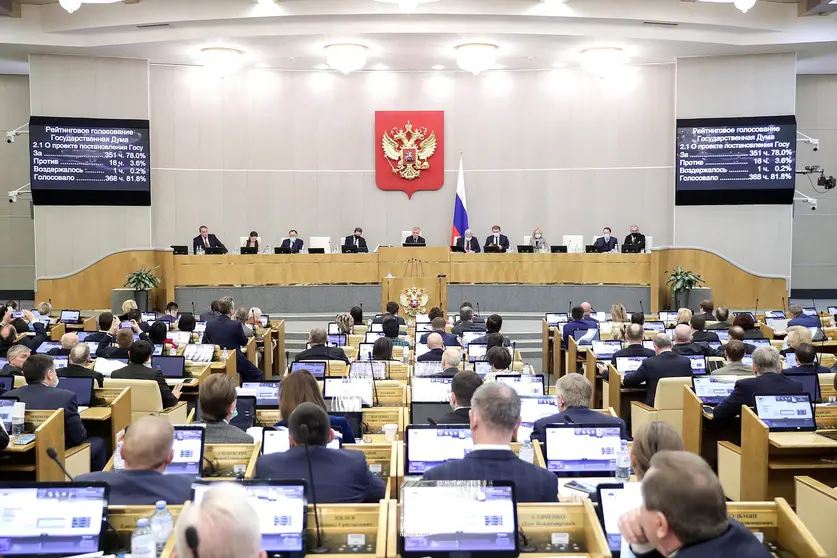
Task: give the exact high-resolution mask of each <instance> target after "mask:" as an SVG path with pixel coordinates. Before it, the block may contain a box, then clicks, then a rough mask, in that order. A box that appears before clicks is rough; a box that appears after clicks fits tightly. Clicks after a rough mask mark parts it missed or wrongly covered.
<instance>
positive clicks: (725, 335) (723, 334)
mask: <svg viewBox="0 0 837 558" xmlns="http://www.w3.org/2000/svg"><path fill="white" fill-rule="evenodd" d="M712 333H714V334H715V335H717V336H718V340H719V341H729V330H728V329H713V330H712Z"/></svg>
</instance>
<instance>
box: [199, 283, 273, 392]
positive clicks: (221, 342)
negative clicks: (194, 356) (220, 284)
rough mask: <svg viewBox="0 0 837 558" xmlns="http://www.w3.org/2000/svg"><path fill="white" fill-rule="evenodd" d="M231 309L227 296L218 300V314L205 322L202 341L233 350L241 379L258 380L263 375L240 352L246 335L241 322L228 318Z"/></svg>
mask: <svg viewBox="0 0 837 558" xmlns="http://www.w3.org/2000/svg"><path fill="white" fill-rule="evenodd" d="M232 311H233V304H232V301H230V300H229V299H227V298H222V299H221V300H219V301H218V312H220V315H219V316H218V318H217V319H215V320H212V321H211V322H207V323H206V330H204V332H203V342H204V343H208V344H210V345H218V346H219V347H221V348H222V349H227V350H228V351H235V364H236V369H237V370H238V375H239V376H241V381H243V382H259V381H261V380H262V379H263V378H264V375H263V374H262V372H261V370H259V369H258V368H256V366H255V365H254V364H253V363H252V362H250V361H249V360H247V357H245V356H244V353H242V352H241V347H242V346H244V345H246V344H247V337H246V336H245V335H244V328H243V326H242V323H241V322H238V321H234V320H232V319H230V316H231V315H232Z"/></svg>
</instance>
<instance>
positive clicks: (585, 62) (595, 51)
mask: <svg viewBox="0 0 837 558" xmlns="http://www.w3.org/2000/svg"><path fill="white" fill-rule="evenodd" d="M626 61H627V59H626V56H625V51H624V50H622V49H621V48H619V47H594V48H588V49H585V50H582V51H581V67H582V68H584V69H585V70H587V71H588V72H590V73H591V74H593V75H596V76H599V77H604V76H606V75H608V74H610V73H612V72H614V71H615V70H618V69H619V68H621V67H622V66H624V65H625V62H626Z"/></svg>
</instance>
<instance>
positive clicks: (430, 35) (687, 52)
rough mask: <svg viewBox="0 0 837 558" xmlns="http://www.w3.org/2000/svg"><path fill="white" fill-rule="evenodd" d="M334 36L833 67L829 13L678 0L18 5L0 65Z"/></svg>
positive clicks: (170, 55) (277, 56)
mask: <svg viewBox="0 0 837 558" xmlns="http://www.w3.org/2000/svg"><path fill="white" fill-rule="evenodd" d="M34 1H37V2H38V3H41V1H42V0H34ZM27 3H30V2H28V1H27ZM648 22H651V24H649V23H648ZM659 23H666V24H670V25H659ZM160 25H162V26H160ZM148 26H152V27H148ZM158 26H159V27H158ZM337 40H349V41H352V42H358V43H361V44H364V45H366V46H367V47H369V51H368V64H367V68H369V69H373V68H375V67H376V66H377V65H378V64H382V65H384V66H386V67H387V68H388V69H391V70H403V71H423V70H429V69H430V68H431V67H432V66H434V65H437V64H440V65H444V66H445V67H446V68H448V69H451V70H453V69H455V68H456V65H455V55H454V52H453V47H454V46H456V45H457V44H461V43H464V42H474V41H479V42H491V43H494V44H497V45H498V46H499V47H500V54H499V59H498V62H499V64H500V65H501V66H502V67H503V68H505V69H509V70H526V69H543V68H552V67H555V66H556V65H558V66H569V67H572V66H576V65H577V57H578V53H579V51H580V50H581V49H583V48H586V47H589V46H595V45H605V44H606V45H616V46H621V47H623V48H625V49H626V51H627V52H628V54H629V56H630V60H631V62H632V63H636V64H648V63H672V62H674V61H675V60H676V59H677V58H678V57H690V56H707V55H713V56H714V55H726V54H746V53H761V52H788V51H792V52H796V53H797V55H798V60H799V72H800V73H837V16H835V15H831V16H820V17H807V18H800V17H798V14H797V7H796V5H794V4H788V3H767V2H764V1H763V0H762V1H760V2H759V4H757V5H756V7H755V8H753V10H751V11H750V12H749V13H747V14H742V13H740V12H739V11H738V10H736V9H735V8H734V7H733V6H731V5H728V4H714V3H703V2H694V3H693V2H680V1H679V0H570V1H569V2H567V3H566V4H559V3H544V2H540V1H539V0H440V1H437V2H432V3H429V4H426V5H423V6H420V8H419V10H418V12H417V13H414V14H403V13H401V12H400V11H399V9H398V7H397V6H394V5H391V4H385V3H380V2H374V1H372V0H281V1H280V2H279V3H278V4H277V5H275V6H258V5H256V3H255V1H254V0H141V2H139V3H137V4H121V3H119V4H107V5H87V6H83V7H82V8H81V9H80V10H79V11H78V12H76V13H74V14H68V13H66V12H65V11H64V10H63V9H61V8H60V7H59V6H58V5H54V4H52V5H25V6H22V14H21V17H20V18H0V73H26V72H27V71H28V69H27V63H26V61H27V56H28V54H29V53H63V54H77V55H99V56H116V57H136V58H147V59H149V60H150V61H151V62H152V63H157V64H195V63H197V61H198V53H199V51H200V49H201V48H203V47H206V46H233V47H236V48H240V49H242V50H244V51H245V52H246V65H247V66H248V67H254V68H255V67H269V68H274V69H281V70H312V69H313V67H314V66H315V65H317V64H322V63H323V62H324V61H325V55H324V53H323V46H324V45H326V44H328V43H329V42H334V41H337Z"/></svg>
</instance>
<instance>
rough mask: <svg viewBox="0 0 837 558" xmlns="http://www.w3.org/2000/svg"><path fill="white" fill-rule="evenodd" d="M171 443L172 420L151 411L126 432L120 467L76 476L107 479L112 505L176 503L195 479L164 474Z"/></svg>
mask: <svg viewBox="0 0 837 558" xmlns="http://www.w3.org/2000/svg"><path fill="white" fill-rule="evenodd" d="M213 375H214V374H213ZM173 445H174V427H172V425H171V422H169V421H168V420H167V419H165V418H161V417H158V416H154V415H147V416H144V417H140V418H138V419H136V420H134V422H133V423H131V426H130V428H128V430H127V431H126V432H125V439H124V440H123V442H122V448H121V451H122V459H123V460H124V462H125V468H124V469H123V470H121V471H108V472H104V471H102V472H98V473H88V474H86V475H79V476H77V477H76V479H75V480H76V482H78V483H86V482H104V483H107V485H108V487H109V491H108V492H109V497H110V500H109V503H110V504H111V505H114V506H153V505H154V504H156V503H157V502H158V501H160V500H165V501H166V503H167V504H168V505H170V506H179V505H181V504H183V503H185V502H186V501H187V500H189V499H190V498H191V495H192V482H193V481H194V480H195V479H194V478H193V477H190V476H189V475H164V474H163V472H164V471H165V470H166V467H167V466H168V465H169V463H171V462H172V459H173V458H174V453H173V452H172V446H173Z"/></svg>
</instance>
